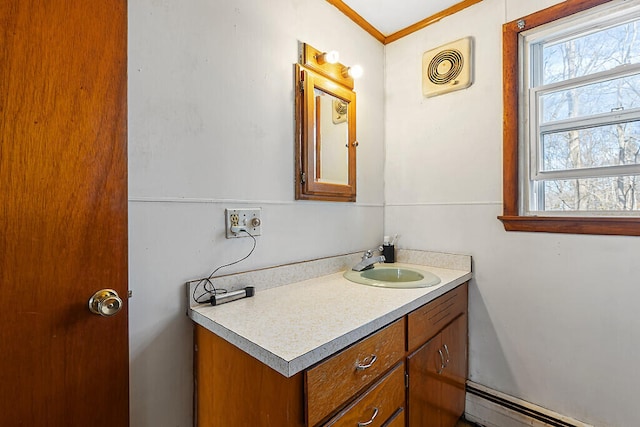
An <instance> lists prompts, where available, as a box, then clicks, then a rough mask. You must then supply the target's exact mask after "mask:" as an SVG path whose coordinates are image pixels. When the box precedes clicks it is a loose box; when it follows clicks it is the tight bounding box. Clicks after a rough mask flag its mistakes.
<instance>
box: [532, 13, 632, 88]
mask: <svg viewBox="0 0 640 427" xmlns="http://www.w3.org/2000/svg"><path fill="white" fill-rule="evenodd" d="M639 27H640V26H639V25H638V21H637V20H636V21H632V22H629V23H626V24H622V25H617V26H615V27H611V28H607V29H604V30H601V31H597V32H593V33H590V34H587V35H583V36H579V37H576V38H573V39H570V40H565V41H562V42H560V43H555V44H548V45H544V47H543V49H542V51H543V52H542V56H543V64H542V66H543V73H542V82H543V84H548V83H554V82H559V81H563V80H567V79H571V78H575V77H580V76H586V75H589V74H593V73H597V72H600V71H606V70H611V69H613V68H615V67H617V66H619V65H623V64H636V63H638V62H640V37H638V36H639V35H640V34H638V32H639V31H640V28H639Z"/></svg>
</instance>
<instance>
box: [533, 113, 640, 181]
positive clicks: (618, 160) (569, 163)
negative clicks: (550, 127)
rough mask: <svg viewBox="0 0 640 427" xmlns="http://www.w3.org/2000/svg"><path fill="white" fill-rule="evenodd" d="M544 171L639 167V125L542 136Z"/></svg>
mask: <svg viewBox="0 0 640 427" xmlns="http://www.w3.org/2000/svg"><path fill="white" fill-rule="evenodd" d="M541 163H542V170H543V171H559V170H571V169H582V168H592V167H601V166H617V165H637V164H640V121H634V122H628V123H619V124H613V125H605V126H597V127H591V128H586V129H576V130H571V131H564V132H555V133H548V134H543V135H542V162H541Z"/></svg>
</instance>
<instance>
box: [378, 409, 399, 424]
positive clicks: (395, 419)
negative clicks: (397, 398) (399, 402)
mask: <svg viewBox="0 0 640 427" xmlns="http://www.w3.org/2000/svg"><path fill="white" fill-rule="evenodd" d="M404 413H405V410H404V408H398V410H396V413H395V414H393V415H392V416H391V418H389V419H388V420H387V421H386V422H385V423H384V424H383V425H382V427H404Z"/></svg>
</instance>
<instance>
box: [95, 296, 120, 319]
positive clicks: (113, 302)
mask: <svg viewBox="0 0 640 427" xmlns="http://www.w3.org/2000/svg"><path fill="white" fill-rule="evenodd" d="M121 308H122V299H120V297H119V296H118V293H117V292H116V291H114V290H113V289H102V290H99V291H98V292H96V293H95V294H93V296H92V297H91V298H89V310H91V312H92V313H94V314H99V315H100V316H105V317H109V316H113V315H114V314H116V313H117V312H119V311H120V309H121Z"/></svg>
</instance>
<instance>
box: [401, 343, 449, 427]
mask: <svg viewBox="0 0 640 427" xmlns="http://www.w3.org/2000/svg"><path fill="white" fill-rule="evenodd" d="M441 346H442V343H441V341H440V335H436V336H435V337H433V338H432V339H431V340H430V341H428V342H427V343H426V344H424V345H423V346H422V347H420V348H419V349H418V350H416V351H415V352H414V353H412V354H411V355H410V356H409V357H407V373H408V374H409V389H408V395H407V412H408V418H409V422H408V426H409V427H439V426H440V389H441V380H442V378H441V377H442V375H441V371H442V369H443V363H444V361H443V359H442V357H441V356H440V353H439V352H438V350H440V351H441Z"/></svg>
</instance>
